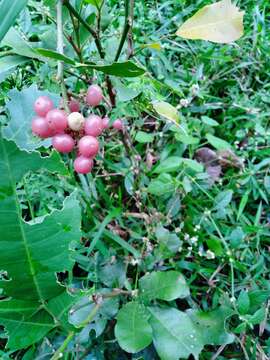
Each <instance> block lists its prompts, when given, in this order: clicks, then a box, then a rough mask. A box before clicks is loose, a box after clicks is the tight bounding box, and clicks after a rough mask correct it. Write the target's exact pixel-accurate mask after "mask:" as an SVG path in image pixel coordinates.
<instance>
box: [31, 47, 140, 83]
mask: <svg viewBox="0 0 270 360" xmlns="http://www.w3.org/2000/svg"><path fill="white" fill-rule="evenodd" d="M35 51H36V53H37V54H40V55H42V56H43V57H47V58H50V59H54V60H56V61H59V60H60V61H63V62H64V63H66V64H68V65H74V66H76V67H87V68H91V69H95V70H97V71H101V72H103V73H104V74H107V75H112V76H118V77H123V78H125V77H127V78H128V77H137V76H141V75H143V74H144V73H145V70H144V69H142V68H141V67H139V66H137V65H136V64H134V63H133V62H132V61H125V62H117V63H113V64H110V65H97V64H94V63H86V64H80V63H76V62H75V61H74V60H72V59H71V58H69V57H67V56H65V55H62V54H59V53H58V52H56V51H53V50H49V49H40V48H39V49H36V50H35Z"/></svg>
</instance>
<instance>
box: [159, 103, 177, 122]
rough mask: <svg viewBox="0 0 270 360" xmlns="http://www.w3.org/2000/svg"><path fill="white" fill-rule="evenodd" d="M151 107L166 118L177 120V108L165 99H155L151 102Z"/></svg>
mask: <svg viewBox="0 0 270 360" xmlns="http://www.w3.org/2000/svg"><path fill="white" fill-rule="evenodd" d="M153 107H154V109H155V110H156V112H157V113H158V114H159V115H161V116H163V117H165V118H166V119H168V120H170V121H173V122H176V123H178V122H179V114H178V111H177V109H176V108H175V107H174V106H172V105H171V104H169V103H167V102H165V101H155V102H154V103H153Z"/></svg>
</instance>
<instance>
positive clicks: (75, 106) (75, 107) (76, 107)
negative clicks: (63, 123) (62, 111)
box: [68, 98, 81, 113]
mask: <svg viewBox="0 0 270 360" xmlns="http://www.w3.org/2000/svg"><path fill="white" fill-rule="evenodd" d="M68 107H69V110H70V112H72V113H73V112H79V111H80V107H81V106H80V103H79V101H77V100H76V99H73V98H71V99H70V100H69V103H68Z"/></svg>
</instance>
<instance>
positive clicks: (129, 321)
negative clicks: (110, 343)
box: [115, 302, 152, 353]
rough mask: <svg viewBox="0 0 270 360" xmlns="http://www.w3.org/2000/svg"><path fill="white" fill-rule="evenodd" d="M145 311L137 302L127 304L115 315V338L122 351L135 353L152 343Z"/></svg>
mask: <svg viewBox="0 0 270 360" xmlns="http://www.w3.org/2000/svg"><path fill="white" fill-rule="evenodd" d="M148 316H149V315H148V314H147V311H146V309H145V307H144V306H143V305H142V304H139V303H138V302H129V303H127V304H126V305H124V306H123V307H122V309H121V310H120V311H119V313H118V315H117V324H116V327H115V337H116V339H117V341H118V342H119V345H120V346H121V348H122V349H124V350H125V351H127V352H129V353H137V352H138V351H141V350H143V349H144V348H145V347H147V346H148V345H150V344H151V342H152V328H151V326H150V325H149V323H148V321H147V318H148Z"/></svg>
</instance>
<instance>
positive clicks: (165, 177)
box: [147, 174, 175, 196]
mask: <svg viewBox="0 0 270 360" xmlns="http://www.w3.org/2000/svg"><path fill="white" fill-rule="evenodd" d="M174 190H175V184H174V181H173V178H172V177H171V175H169V174H161V175H159V177H158V178H157V179H154V180H151V182H150V184H149V186H148V188H147V191H148V192H149V193H150V194H153V195H157V196H161V195H165V194H169V193H172V192H173V191H174Z"/></svg>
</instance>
